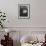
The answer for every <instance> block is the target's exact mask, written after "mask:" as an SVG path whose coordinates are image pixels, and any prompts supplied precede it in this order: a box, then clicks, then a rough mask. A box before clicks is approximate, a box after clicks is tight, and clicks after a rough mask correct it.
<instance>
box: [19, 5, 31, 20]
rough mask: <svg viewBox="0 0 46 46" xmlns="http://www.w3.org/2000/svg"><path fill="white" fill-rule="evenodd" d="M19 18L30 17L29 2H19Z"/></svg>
mask: <svg viewBox="0 0 46 46" xmlns="http://www.w3.org/2000/svg"><path fill="white" fill-rule="evenodd" d="M18 9H19V18H22V19H26V18H30V4H19V7H18Z"/></svg>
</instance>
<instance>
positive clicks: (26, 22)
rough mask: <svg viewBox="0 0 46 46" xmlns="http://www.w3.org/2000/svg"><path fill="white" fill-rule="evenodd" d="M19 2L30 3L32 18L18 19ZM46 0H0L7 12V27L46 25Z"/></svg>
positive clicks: (1, 5)
mask: <svg viewBox="0 0 46 46" xmlns="http://www.w3.org/2000/svg"><path fill="white" fill-rule="evenodd" d="M18 4H30V19H18ZM45 4H46V0H0V10H2V11H4V12H6V15H7V19H8V22H7V24H6V25H5V26H6V27H46V5H45Z"/></svg>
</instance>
